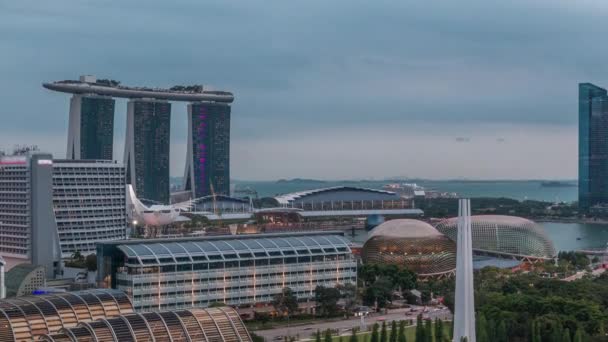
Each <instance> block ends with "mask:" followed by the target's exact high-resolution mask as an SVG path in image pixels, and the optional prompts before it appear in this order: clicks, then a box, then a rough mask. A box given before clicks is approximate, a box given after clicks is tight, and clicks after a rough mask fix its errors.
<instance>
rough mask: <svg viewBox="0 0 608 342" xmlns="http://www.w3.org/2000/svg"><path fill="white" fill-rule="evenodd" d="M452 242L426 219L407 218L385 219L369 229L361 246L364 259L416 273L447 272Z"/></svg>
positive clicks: (451, 268)
mask: <svg viewBox="0 0 608 342" xmlns="http://www.w3.org/2000/svg"><path fill="white" fill-rule="evenodd" d="M455 253H456V246H455V245H454V243H453V242H452V241H451V240H450V239H449V238H447V237H446V236H444V235H443V234H441V233H440V232H438V231H437V230H436V229H435V228H434V227H433V226H431V225H430V224H428V223H426V222H422V221H418V220H410V219H396V220H390V221H386V222H384V223H382V224H380V225H378V226H377V227H376V228H374V229H373V230H372V231H371V232H370V233H369V237H368V239H367V241H366V242H365V244H364V246H363V250H362V258H363V262H364V263H372V264H373V263H381V264H395V265H398V266H403V267H406V268H407V269H409V270H412V271H414V272H416V273H417V274H418V276H419V277H422V278H426V277H442V276H447V275H451V274H453V272H454V268H455V265H456V255H455Z"/></svg>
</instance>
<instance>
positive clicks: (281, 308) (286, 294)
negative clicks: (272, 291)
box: [272, 287, 298, 316]
mask: <svg viewBox="0 0 608 342" xmlns="http://www.w3.org/2000/svg"><path fill="white" fill-rule="evenodd" d="M272 306H274V308H275V310H277V312H279V313H280V314H285V313H286V314H287V315H288V316H291V315H292V314H293V313H294V312H296V310H298V298H297V297H296V295H295V294H294V293H293V291H292V290H291V289H290V288H289V287H285V288H284V289H283V291H281V293H278V294H276V295H275V296H274V298H273V299H272Z"/></svg>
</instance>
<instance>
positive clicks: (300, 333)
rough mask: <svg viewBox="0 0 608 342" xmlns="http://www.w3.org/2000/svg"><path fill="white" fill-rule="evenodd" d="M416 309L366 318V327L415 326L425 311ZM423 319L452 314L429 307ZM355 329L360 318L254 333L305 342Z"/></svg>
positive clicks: (447, 316) (358, 324)
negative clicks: (401, 323)
mask: <svg viewBox="0 0 608 342" xmlns="http://www.w3.org/2000/svg"><path fill="white" fill-rule="evenodd" d="M414 309H417V311H416V312H414V313H410V312H409V310H410V309H395V310H389V312H388V314H379V313H374V314H373V315H369V316H367V317H365V319H364V321H365V323H364V325H365V326H366V327H368V328H369V329H371V328H372V326H373V325H374V323H376V322H378V323H379V324H382V321H386V322H387V323H389V322H391V321H402V320H408V319H411V320H412V321H414V324H416V323H415V321H416V317H417V316H418V314H420V313H421V312H422V311H423V310H424V307H414ZM423 317H424V318H430V319H432V320H435V318H440V319H442V320H451V319H452V314H451V313H450V311H449V310H448V309H447V308H441V309H438V310H436V311H434V308H432V307H429V308H427V311H426V312H425V313H424V314H423ZM355 327H357V328H358V327H361V318H360V317H356V318H351V319H347V320H346V319H345V320H338V321H330V322H324V321H321V320H320V321H317V322H311V323H306V324H301V325H292V326H290V327H280V328H275V329H268V330H258V331H254V332H255V334H256V335H258V336H261V337H264V338H265V339H266V341H275V340H282V339H283V337H284V336H294V337H298V338H299V339H300V340H304V339H310V338H311V336H312V334H314V333H315V332H316V331H317V330H320V331H325V330H327V329H334V330H335V329H339V331H340V334H345V335H349V334H350V331H351V330H352V329H353V328H355ZM366 329H367V328H366Z"/></svg>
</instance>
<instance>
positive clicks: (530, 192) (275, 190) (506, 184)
mask: <svg viewBox="0 0 608 342" xmlns="http://www.w3.org/2000/svg"><path fill="white" fill-rule="evenodd" d="M564 182H568V183H573V184H576V181H575V180H568V181H564ZM387 183H389V181H327V182H308V181H306V182H255V181H238V180H234V181H233V184H235V185H236V186H237V188H245V187H249V188H251V189H253V190H255V191H257V192H258V196H259V197H267V196H275V195H278V194H284V193H289V192H294V191H302V190H309V189H317V188H324V187H331V186H341V185H350V186H359V187H365V188H374V189H382V187H383V186H384V185H386V184H387ZM416 183H417V184H418V185H420V186H423V187H425V188H427V189H432V190H438V191H442V192H456V193H458V194H459V195H460V196H463V197H508V198H513V199H517V200H525V199H532V200H540V201H550V202H556V201H558V202H562V201H563V202H572V201H575V200H576V199H577V196H578V188H577V187H575V186H573V187H544V186H541V183H542V181H536V180H530V181H458V180H450V181H429V180H419V181H416Z"/></svg>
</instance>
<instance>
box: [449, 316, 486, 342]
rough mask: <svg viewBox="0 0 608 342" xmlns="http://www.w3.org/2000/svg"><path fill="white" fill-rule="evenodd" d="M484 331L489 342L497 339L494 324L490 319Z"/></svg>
mask: <svg viewBox="0 0 608 342" xmlns="http://www.w3.org/2000/svg"><path fill="white" fill-rule="evenodd" d="M452 328H453V327H452ZM486 330H487V331H488V339H489V340H490V341H496V339H497V335H496V322H495V321H494V320H492V319H489V320H488V323H487V324H486Z"/></svg>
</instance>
